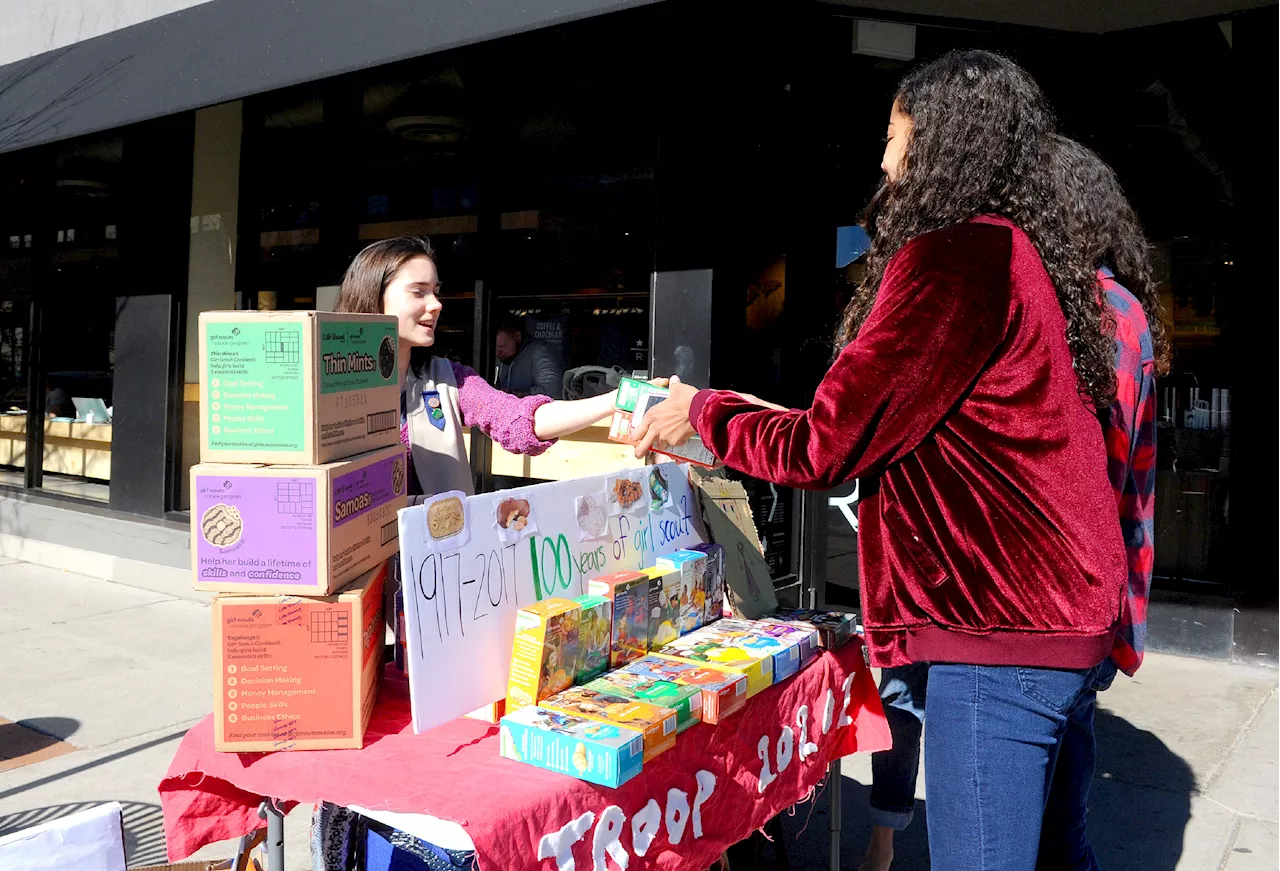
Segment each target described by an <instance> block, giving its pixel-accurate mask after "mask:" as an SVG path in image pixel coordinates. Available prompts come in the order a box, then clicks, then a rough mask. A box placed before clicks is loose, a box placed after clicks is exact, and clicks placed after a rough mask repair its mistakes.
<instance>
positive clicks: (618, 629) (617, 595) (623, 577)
mask: <svg viewBox="0 0 1280 871" xmlns="http://www.w3.org/2000/svg"><path fill="white" fill-rule="evenodd" d="M649 583H650V582H649V577H648V576H647V575H642V574H641V573H640V572H614V573H613V574H611V575H601V576H600V577H598V578H592V579H591V580H590V581H588V582H587V594H588V595H592V596H600V597H601V598H604V599H608V600H610V601H611V602H613V617H612V621H611V623H612V625H611V627H610V631H609V666H610V667H611V668H620V667H621V666H624V665H626V664H627V663H628V662H631V661H632V660H634V659H639V658H640V657H642V656H644V655H645V654H646V653H647V652H648V651H649Z"/></svg>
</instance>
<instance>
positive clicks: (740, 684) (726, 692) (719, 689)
mask: <svg viewBox="0 0 1280 871" xmlns="http://www.w3.org/2000/svg"><path fill="white" fill-rule="evenodd" d="M622 671H623V672H631V673H633V674H638V675H640V676H642V677H646V678H649V679H651V680H655V681H670V682H671V683H674V684H678V685H680V686H686V687H690V688H691V689H696V690H698V691H699V692H701V694H702V722H704V723H712V724H715V723H720V722H722V721H723V720H724V718H725V717H728V716H730V715H731V714H735V713H737V712H738V711H739V710H741V709H742V706H743V705H745V704H746V703H747V676H746V675H745V674H742V673H741V672H729V671H721V670H719V669H716V668H709V667H707V666H704V665H694V664H693V663H690V662H680V661H679V660H676V659H668V658H666V657H663V656H658V655H656V654H650V655H648V656H644V657H641V658H640V659H637V660H636V661H635V662H633V663H631V664H630V665H628V666H627V667H626V668H624V669H622ZM614 674H618V672H614Z"/></svg>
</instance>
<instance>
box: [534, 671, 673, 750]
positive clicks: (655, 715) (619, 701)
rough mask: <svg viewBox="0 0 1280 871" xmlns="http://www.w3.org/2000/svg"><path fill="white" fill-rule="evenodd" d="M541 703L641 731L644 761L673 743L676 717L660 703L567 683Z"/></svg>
mask: <svg viewBox="0 0 1280 871" xmlns="http://www.w3.org/2000/svg"><path fill="white" fill-rule="evenodd" d="M541 707H543V708H545V709H547V710H549V711H559V712H560V713H562V714H569V715H571V716H574V717H584V718H585V719H588V720H595V721H596V722H599V723H608V724H610V725H613V726H622V727H623V728H627V729H636V730H638V731H640V732H642V733H643V734H644V761H645V762H648V761H649V760H651V759H653V758H654V757H655V756H657V755H658V754H660V753H665V752H667V751H668V750H670V749H671V748H672V747H674V746H676V725H677V722H678V717H677V715H676V712H675V711H673V710H671V709H670V708H664V707H661V706H660V705H655V704H651V703H649V702H641V701H637V700H635V699H629V698H627V697H626V696H619V695H616V694H614V693H602V692H599V691H597V690H593V689H588V688H587V687H570V688H569V689H567V690H565V691H564V692H561V693H556V694H555V695H554V696H552V697H551V698H549V699H546V700H544V701H543V702H542V703H541Z"/></svg>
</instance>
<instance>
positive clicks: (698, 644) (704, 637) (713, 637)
mask: <svg viewBox="0 0 1280 871" xmlns="http://www.w3.org/2000/svg"><path fill="white" fill-rule="evenodd" d="M720 622H723V621H718V622H717V624H716V625H717V626H718V625H719V623H720ZM738 641H739V639H738V638H730V637H727V636H725V635H721V634H719V633H717V632H716V627H715V626H704V627H703V628H701V629H699V630H698V631H696V632H690V633H689V634H688V635H683V636H681V637H680V638H677V639H676V640H675V641H673V642H671V643H670V644H668V645H666V646H665V647H663V648H662V649H661V650H655V651H654V653H657V654H660V655H662V656H668V657H674V658H676V659H679V660H681V661H683V662H691V663H693V664H695V665H704V666H708V667H710V668H717V669H720V670H722V671H731V672H737V673H740V674H745V675H746V676H747V698H751V697H752V696H754V695H756V694H758V693H760V692H763V691H764V690H766V689H768V688H769V687H771V686H773V661H774V658H773V654H772V653H770V652H768V651H761V650H748V649H747V648H745V647H743V646H741V644H739V643H738Z"/></svg>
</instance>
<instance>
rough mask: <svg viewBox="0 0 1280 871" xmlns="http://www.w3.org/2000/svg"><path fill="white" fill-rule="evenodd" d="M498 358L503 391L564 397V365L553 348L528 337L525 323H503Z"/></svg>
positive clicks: (520, 394) (512, 321) (499, 379)
mask: <svg viewBox="0 0 1280 871" xmlns="http://www.w3.org/2000/svg"><path fill="white" fill-rule="evenodd" d="M497 355H498V363H499V366H498V384H497V387H498V388H499V389H500V390H505V391H507V392H508V393H513V394H515V395H516V396H550V397H551V398H552V399H563V398H564V397H563V393H564V363H563V362H562V361H561V360H560V358H559V356H558V355H557V354H556V353H555V351H554V350H553V349H552V348H551V346H550V345H548V344H547V343H546V342H543V341H542V340H540V339H535V338H534V337H533V336H531V335H528V333H527V332H526V330H525V324H524V321H523V320H520V319H514V318H513V319H509V320H504V321H503V322H502V324H501V325H500V326H499V327H498V338H497Z"/></svg>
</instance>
